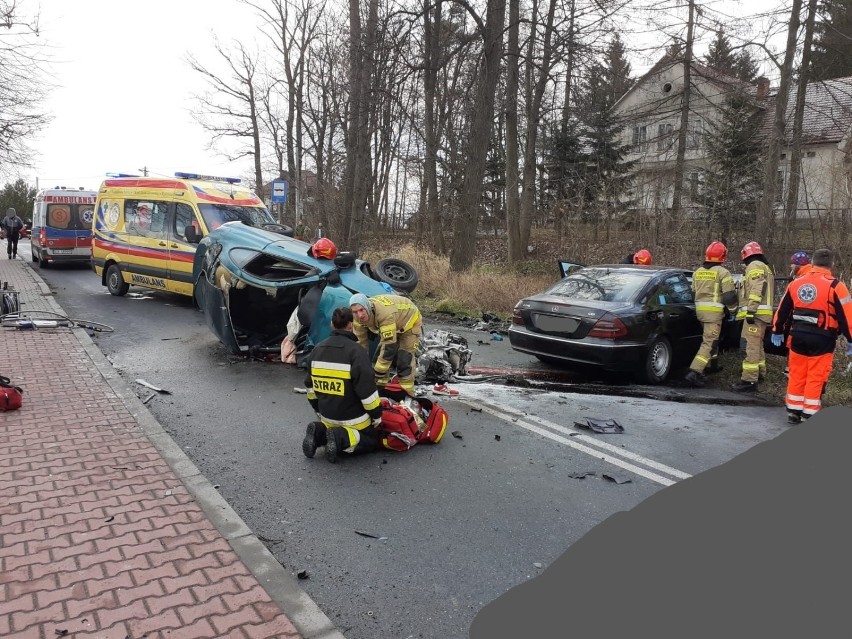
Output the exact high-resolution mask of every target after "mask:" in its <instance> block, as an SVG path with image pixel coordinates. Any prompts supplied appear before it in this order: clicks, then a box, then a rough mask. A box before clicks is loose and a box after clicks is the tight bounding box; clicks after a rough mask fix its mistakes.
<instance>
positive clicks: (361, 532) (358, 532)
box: [355, 530, 387, 541]
mask: <svg viewBox="0 0 852 639" xmlns="http://www.w3.org/2000/svg"><path fill="white" fill-rule="evenodd" d="M355 534H356V535H361V536H362V537H369V538H370V539H378V540H379V541H384V540H385V539H387V537H379V536H378V535H374V534H373V533H368V532H364V531H362V530H356V531H355Z"/></svg>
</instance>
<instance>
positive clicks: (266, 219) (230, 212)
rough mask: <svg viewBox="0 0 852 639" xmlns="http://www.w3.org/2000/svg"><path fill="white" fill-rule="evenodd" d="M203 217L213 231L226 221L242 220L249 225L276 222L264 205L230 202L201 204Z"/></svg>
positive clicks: (199, 207) (200, 208)
mask: <svg viewBox="0 0 852 639" xmlns="http://www.w3.org/2000/svg"><path fill="white" fill-rule="evenodd" d="M198 209H199V210H200V211H201V217H203V218H204V224H205V225H207V228H208V230H210V231H213V230H215V229H217V228H219V227H220V226H222V225H223V224H224V223H225V222H242V223H243V224H247V225H249V226H261V225H262V224H274V223H275V219H274V218H273V217H272V215H271V214H270V213H269V211H267V210H266V208H265V207H262V206H232V205H228V204H199V205H198Z"/></svg>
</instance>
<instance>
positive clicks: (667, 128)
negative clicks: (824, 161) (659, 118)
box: [657, 124, 674, 151]
mask: <svg viewBox="0 0 852 639" xmlns="http://www.w3.org/2000/svg"><path fill="white" fill-rule="evenodd" d="M673 131H674V127H672V125H671V124H658V125H657V151H668V150H669V149H670V148H672V142H674V137H673V135H672V133H673Z"/></svg>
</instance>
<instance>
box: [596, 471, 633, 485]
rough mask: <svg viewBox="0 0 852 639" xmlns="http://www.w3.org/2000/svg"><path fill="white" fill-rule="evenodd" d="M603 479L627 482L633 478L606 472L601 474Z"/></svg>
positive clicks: (617, 482)
mask: <svg viewBox="0 0 852 639" xmlns="http://www.w3.org/2000/svg"><path fill="white" fill-rule="evenodd" d="M601 477H603V478H604V479H608V480H609V481H612V482H615V483H616V484H629V483H631V482H632V481H633V480H632V479H630V478H628V477H620V476H618V475H610V474H608V473H603V474H602V475H601Z"/></svg>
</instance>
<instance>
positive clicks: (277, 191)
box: [272, 180, 290, 204]
mask: <svg viewBox="0 0 852 639" xmlns="http://www.w3.org/2000/svg"><path fill="white" fill-rule="evenodd" d="M289 187H290V185H289V184H288V182H287V180H274V181H273V182H272V201H273V202H276V203H278V202H280V203H282V204H285V203H286V202H287V189H288V188H289Z"/></svg>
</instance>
